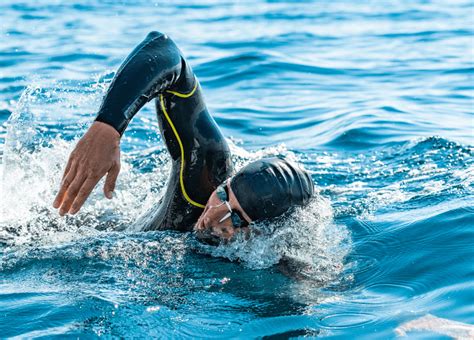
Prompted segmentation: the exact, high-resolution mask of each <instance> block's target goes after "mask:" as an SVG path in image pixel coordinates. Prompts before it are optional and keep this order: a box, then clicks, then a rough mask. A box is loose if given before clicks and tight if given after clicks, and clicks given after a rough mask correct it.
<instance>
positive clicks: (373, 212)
mask: <svg viewBox="0 0 474 340" xmlns="http://www.w3.org/2000/svg"><path fill="white" fill-rule="evenodd" d="M473 6H474V4H473V2H472V1H463V0H461V1H448V0H439V1H438V0H436V1H429V0H428V1H427V0H415V1H404V2H401V1H364V2H354V1H347V0H340V1H309V0H308V1H295V2H291V1H270V0H267V1H264V0H254V1H211V0H209V1H205V0H202V1H193V0H191V1H180V0H178V1H164V2H155V3H153V2H151V1H134V2H128V1H111V0H84V1H78V0H75V1H57V0H38V1H23V2H22V1H11V0H5V1H2V2H1V3H0V124H1V125H0V175H1V182H0V183H1V185H0V188H1V189H0V204H1V205H0V338H8V337H22V338H50V337H57V338H65V337H71V338H77V337H79V338H95V337H99V336H105V337H125V338H129V337H133V338H147V337H158V338H168V337H173V338H259V337H260V338H263V337H268V338H275V339H276V338H289V337H304V336H307V337H328V338H341V339H346V338H352V337H353V338H367V339H371V338H374V339H381V338H383V339H387V338H395V337H397V336H399V335H403V334H404V333H407V334H408V335H409V336H410V337H412V338H413V337H415V338H423V339H425V338H445V337H461V336H465V337H466V338H469V329H471V332H472V328H469V325H473V324H474V265H473V263H474V261H473V259H474V247H473V241H474V230H473V207H474V205H473V203H474V200H473V197H474V196H473V193H474V190H473V189H474V183H473V179H474V161H473V153H474V149H473V144H474V143H473V133H474V130H473V129H474V120H473V113H474V72H473V71H474V40H473V39H474V38H473V37H474V19H473V17H474V9H473ZM152 30H158V31H161V32H165V33H167V34H168V35H169V36H171V37H172V38H173V39H174V40H175V41H176V42H177V44H178V45H179V46H180V48H181V49H182V51H183V52H184V54H185V55H186V56H187V57H188V59H189V61H190V63H191V64H192V66H193V68H194V71H195V72H196V74H197V76H198V78H199V80H200V83H201V85H202V87H203V91H204V94H205V96H206V100H207V105H208V107H209V110H210V112H211V113H212V114H213V116H214V117H215V119H216V121H217V123H218V124H219V126H220V127H221V128H222V130H223V132H224V134H225V135H226V136H227V137H228V138H229V143H230V144H231V147H232V150H233V153H234V161H235V163H236V165H237V167H239V166H242V164H245V163H246V162H248V161H249V160H252V159H256V158H259V157H262V156H264V155H274V154H283V155H286V156H287V157H291V158H294V159H296V160H298V161H300V162H301V163H302V164H304V166H305V167H306V168H307V169H308V170H309V171H310V172H311V174H312V177H313V180H314V182H315V184H316V185H317V187H318V192H319V195H318V199H317V200H315V202H313V204H312V205H311V206H309V207H307V208H305V209H301V210H300V211H298V212H297V214H296V215H295V216H294V217H293V218H292V219H291V220H281V221H276V222H274V224H272V225H262V226H256V228H257V227H258V228H262V230H268V231H269V232H270V233H269V234H265V233H263V236H261V237H254V238H253V239H251V240H249V241H244V240H238V241H236V242H235V243H234V244H231V245H221V246H219V247H217V248H213V247H209V246H203V245H201V244H199V243H198V242H197V241H196V240H195V239H194V236H193V235H192V234H181V233H175V232H147V233H144V232H137V231H135V230H137V229H138V228H139V226H137V225H136V223H137V221H139V217H140V216H142V215H143V214H146V212H147V210H148V209H149V208H150V207H152V206H153V205H154V204H156V202H157V201H158V200H159V197H160V195H161V194H162V189H163V188H164V186H165V184H166V179H167V176H168V171H169V160H168V156H167V153H166V150H165V149H164V147H163V143H162V141H161V137H160V136H159V134H158V130H157V122H156V118H155V113H154V110H153V105H152V104H150V105H147V106H146V107H145V108H144V109H143V110H142V112H140V113H139V114H138V115H137V116H136V117H135V119H134V120H133V122H132V124H131V125H130V127H129V129H128V131H127V132H126V134H125V136H124V138H123V141H122V151H123V154H122V162H123V169H122V172H121V175H120V177H119V183H118V188H117V192H116V197H115V198H114V200H112V201H108V200H106V199H105V198H103V197H102V194H101V190H100V189H101V188H98V189H97V190H96V191H95V192H94V193H93V195H92V197H91V198H90V200H89V201H88V203H87V204H86V206H85V207H84V209H83V210H82V212H81V213H80V214H78V215H77V216H75V217H67V218H60V217H59V216H58V215H57V212H56V211H55V210H54V209H53V208H52V207H51V203H52V200H53V197H54V194H55V192H56V190H57V188H58V186H59V182H60V177H61V173H62V169H63V167H64V165H65V161H66V159H67V157H68V154H69V152H70V151H71V150H72V148H73V146H74V143H75V141H76V140H77V138H79V137H80V136H81V135H82V134H83V133H84V131H85V129H87V126H88V124H89V123H90V122H91V120H92V119H93V117H94V114H95V112H96V110H97V108H98V105H99V104H100V100H101V98H102V96H103V94H104V91H105V90H106V88H107V85H108V83H109V82H110V80H111V79H112V77H113V75H114V72H115V70H116V69H117V67H118V66H119V65H120V63H121V61H122V60H123V59H124V58H125V57H126V55H127V54H128V53H129V52H130V51H131V50H132V48H133V47H134V46H135V45H136V44H137V43H138V42H140V41H141V40H142V39H143V38H144V37H145V36H146V34H147V33H148V32H149V31H152ZM282 258H291V259H293V260H294V261H296V262H298V263H301V264H303V265H302V266H298V267H297V268H296V269H295V270H289V269H288V268H284V267H282V266H281V265H279V262H280V260H281V259H282ZM417 320H419V321H418V322H417ZM420 320H421V321H420ZM447 320H448V321H447ZM444 322H449V323H451V325H454V326H453V327H452V328H451V329H448V328H449V327H448V328H446V327H445V328H444V329H443V327H440V326H442V325H443V323H444ZM463 327H464V328H463ZM466 334H467V335H466ZM470 334H471V335H470V336H474V335H473V333H470Z"/></svg>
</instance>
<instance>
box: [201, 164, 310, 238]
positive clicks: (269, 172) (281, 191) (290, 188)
mask: <svg viewBox="0 0 474 340" xmlns="http://www.w3.org/2000/svg"><path fill="white" fill-rule="evenodd" d="M313 193H314V185H313V181H312V180H311V176H310V175H309V174H308V173H307V172H306V171H305V170H304V169H302V168H301V167H300V166H298V165H297V164H295V163H293V162H290V161H288V160H286V159H284V158H279V157H274V158H265V159H261V160H258V161H255V162H253V163H250V164H248V165H247V166H245V167H244V168H242V169H241V170H240V171H239V172H238V173H237V174H236V175H235V176H233V177H231V178H230V179H228V180H226V181H225V182H224V183H223V184H221V185H220V186H219V187H218V188H217V189H216V190H214V191H213V192H212V194H211V196H210V198H209V200H208V202H207V204H206V207H205V209H204V211H203V213H202V214H201V216H200V217H199V220H198V221H197V223H196V225H195V227H194V230H195V231H196V234H197V236H198V238H199V239H201V240H203V241H206V242H207V243H211V244H218V243H219V242H220V241H224V242H228V241H231V240H232V239H233V238H234V237H235V236H236V235H237V234H238V233H243V234H244V236H245V237H247V236H248V235H249V230H250V229H249V228H250V224H251V223H252V222H254V221H259V220H265V219H270V218H274V217H278V216H280V215H282V214H284V213H285V212H287V211H288V210H289V209H290V208H292V207H294V206H297V205H300V206H301V205H305V204H307V203H308V202H309V200H310V199H311V197H312V196H313Z"/></svg>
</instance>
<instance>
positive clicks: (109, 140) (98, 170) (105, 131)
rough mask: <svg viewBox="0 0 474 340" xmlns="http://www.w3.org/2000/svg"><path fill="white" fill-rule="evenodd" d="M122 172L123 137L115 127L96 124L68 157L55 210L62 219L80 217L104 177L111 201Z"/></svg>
mask: <svg viewBox="0 0 474 340" xmlns="http://www.w3.org/2000/svg"><path fill="white" fill-rule="evenodd" d="M119 172H120V135H119V133H118V132H117V131H116V130H115V129H114V128H113V127H112V126H110V125H107V124H105V123H101V122H94V123H93V124H92V126H91V127H90V128H89V130H88V131H87V132H86V134H85V135H84V136H83V137H82V138H81V139H80V140H79V142H78V143H77V145H76V147H75V149H74V151H73V152H72V153H71V155H70V156H69V161H68V163H67V165H66V169H65V170H64V174H63V179H62V182H61V188H60V189H59V192H58V194H57V195H56V198H55V200H54V203H53V207H54V208H56V209H57V208H59V215H61V216H64V215H65V214H66V213H70V214H75V213H77V212H78V211H79V209H81V207H82V205H83V204H84V202H85V201H86V199H87V197H89V195H90V193H91V192H92V190H93V189H94V187H95V186H96V184H97V183H98V182H99V180H100V179H101V178H102V177H104V176H105V174H107V178H106V180H105V185H104V194H105V196H106V197H107V198H108V199H111V198H112V192H113V191H114V188H115V182H116V180H117V177H118V174H119Z"/></svg>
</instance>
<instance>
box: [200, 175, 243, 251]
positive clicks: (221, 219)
mask: <svg viewBox="0 0 474 340" xmlns="http://www.w3.org/2000/svg"><path fill="white" fill-rule="evenodd" d="M224 189H227V190H226V192H225V194H224V193H223V191H224ZM219 191H220V192H219ZM225 198H227V200H225ZM225 201H227V202H225ZM249 222H251V220H250V218H249V217H248V216H247V214H246V213H245V212H244V211H243V209H242V207H241V206H240V204H239V202H238V201H237V199H236V197H235V195H234V193H233V192H232V188H231V186H230V185H229V183H228V181H226V182H225V183H224V184H223V185H222V187H221V188H218V189H216V190H214V191H213V192H212V194H211V196H210V197H209V200H208V201H207V204H206V207H205V208H204V211H203V213H202V214H201V216H200V217H199V219H198V221H197V223H196V225H195V226H194V231H195V232H196V235H197V237H198V238H199V239H200V240H201V241H205V242H206V243H211V244H219V243H220V242H221V241H223V242H229V241H231V240H232V239H233V238H234V237H235V236H236V235H237V234H238V233H244V234H245V236H247V235H248V234H249V227H248V224H249Z"/></svg>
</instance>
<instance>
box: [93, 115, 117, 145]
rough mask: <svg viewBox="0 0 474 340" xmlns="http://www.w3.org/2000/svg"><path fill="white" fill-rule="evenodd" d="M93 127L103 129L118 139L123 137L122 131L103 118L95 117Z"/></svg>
mask: <svg viewBox="0 0 474 340" xmlns="http://www.w3.org/2000/svg"><path fill="white" fill-rule="evenodd" d="M92 127H94V129H98V130H101V131H102V132H104V133H107V134H110V136H112V137H117V139H118V140H120V139H121V137H122V133H121V132H120V131H119V130H117V128H116V127H115V126H114V125H112V124H109V123H108V122H104V121H102V120H101V119H95V120H94V122H93V123H92V125H91V129H92Z"/></svg>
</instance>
